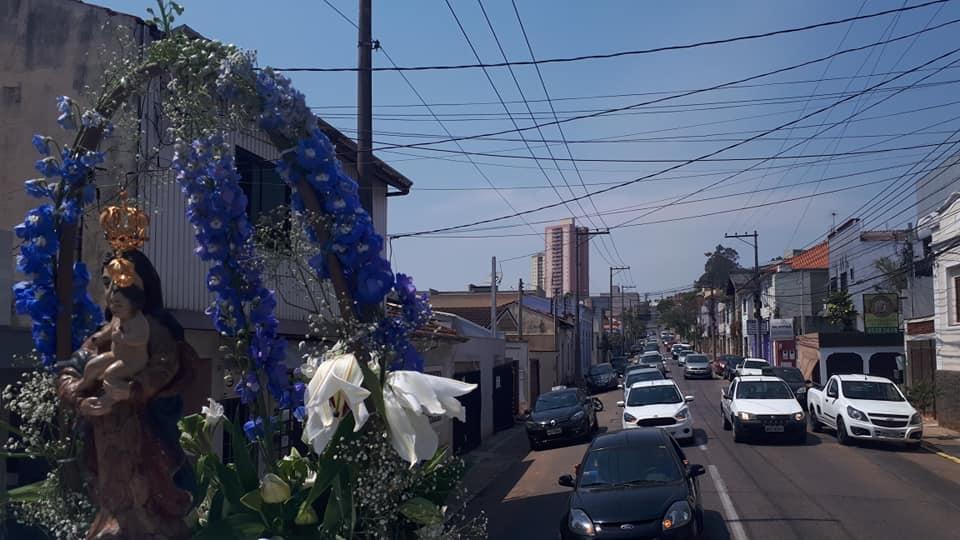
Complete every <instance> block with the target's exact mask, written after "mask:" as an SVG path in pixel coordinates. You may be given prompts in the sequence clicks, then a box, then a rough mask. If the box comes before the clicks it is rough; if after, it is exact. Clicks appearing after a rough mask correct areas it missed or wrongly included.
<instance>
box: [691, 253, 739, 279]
mask: <svg viewBox="0 0 960 540" xmlns="http://www.w3.org/2000/svg"><path fill="white" fill-rule="evenodd" d="M706 255H707V262H706V263H704V265H703V274H702V275H701V276H700V277H699V278H698V279H697V282H696V285H697V286H698V287H703V288H708V289H724V288H726V286H727V280H729V279H730V272H732V271H734V270H736V269H738V268H740V262H739V261H740V254H739V253H737V250H735V249H733V248H730V247H724V246H722V245H720V244H717V247H716V248H714V250H713V253H708V254H706Z"/></svg>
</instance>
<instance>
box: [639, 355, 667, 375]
mask: <svg viewBox="0 0 960 540" xmlns="http://www.w3.org/2000/svg"><path fill="white" fill-rule="evenodd" d="M638 364H640V365H642V366H649V367H656V368H657V369H659V370H660V371H662V372H663V374H664V375H666V374H667V373H669V371H670V368H668V367H667V362H666V361H665V360H664V359H663V355H662V354H660V353H658V352H655V351H649V352H645V353H643V356H641V357H640V359H639V361H638Z"/></svg>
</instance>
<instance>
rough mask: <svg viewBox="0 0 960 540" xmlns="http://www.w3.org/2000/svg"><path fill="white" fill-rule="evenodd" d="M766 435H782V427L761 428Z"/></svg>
mask: <svg viewBox="0 0 960 540" xmlns="http://www.w3.org/2000/svg"><path fill="white" fill-rule="evenodd" d="M763 430H764V431H766V432H767V433H783V426H763Z"/></svg>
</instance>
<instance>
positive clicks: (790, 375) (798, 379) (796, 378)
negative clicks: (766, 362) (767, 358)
mask: <svg viewBox="0 0 960 540" xmlns="http://www.w3.org/2000/svg"><path fill="white" fill-rule="evenodd" d="M770 372H771V373H772V374H773V376H774V377H780V378H781V379H783V380H785V381H787V382H792V383H802V382H803V373H801V372H800V370H799V369H797V368H773V369H771V370H770Z"/></svg>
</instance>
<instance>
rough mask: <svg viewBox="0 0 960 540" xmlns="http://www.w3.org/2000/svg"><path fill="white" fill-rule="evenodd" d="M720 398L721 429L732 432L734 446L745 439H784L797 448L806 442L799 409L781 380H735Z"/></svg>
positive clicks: (740, 378)
mask: <svg viewBox="0 0 960 540" xmlns="http://www.w3.org/2000/svg"><path fill="white" fill-rule="evenodd" d="M720 397H721V399H720V415H721V416H722V419H723V429H726V430H730V429H732V430H733V440H734V441H736V442H743V441H744V440H746V438H747V436H749V435H776V436H787V437H790V438H791V439H792V440H793V441H795V442H797V443H801V444H802V443H803V442H804V441H805V440H806V438H807V422H806V418H805V417H804V414H803V409H802V408H801V407H800V403H799V402H797V398H796V397H794V395H793V391H791V390H790V387H789V386H787V383H785V382H783V380H782V379H779V378H777V377H765V376H758V375H748V376H745V377H736V378H734V379H733V382H732V383H730V386H729V387H727V389H726V390H723V391H722V392H721V396H720Z"/></svg>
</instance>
